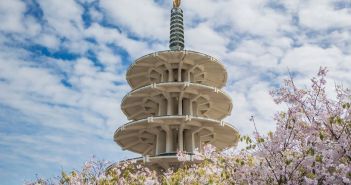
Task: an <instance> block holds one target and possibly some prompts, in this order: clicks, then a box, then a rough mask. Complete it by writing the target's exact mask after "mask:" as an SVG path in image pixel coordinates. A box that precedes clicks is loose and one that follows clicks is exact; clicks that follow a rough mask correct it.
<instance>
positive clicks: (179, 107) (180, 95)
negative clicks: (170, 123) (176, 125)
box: [178, 92, 184, 115]
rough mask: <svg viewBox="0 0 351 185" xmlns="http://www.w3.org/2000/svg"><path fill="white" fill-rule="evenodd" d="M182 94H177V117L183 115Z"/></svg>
mask: <svg viewBox="0 0 351 185" xmlns="http://www.w3.org/2000/svg"><path fill="white" fill-rule="evenodd" d="M183 94H184V92H181V93H180V94H179V99H178V115H183Z"/></svg>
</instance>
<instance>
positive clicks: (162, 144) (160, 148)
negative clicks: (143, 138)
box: [156, 131, 166, 155]
mask: <svg viewBox="0 0 351 185" xmlns="http://www.w3.org/2000/svg"><path fill="white" fill-rule="evenodd" d="M165 151H166V133H165V132H164V131H160V132H159V133H158V134H157V138H156V155H159V154H161V153H164V152H165Z"/></svg>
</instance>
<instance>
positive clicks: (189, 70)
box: [114, 0, 239, 169]
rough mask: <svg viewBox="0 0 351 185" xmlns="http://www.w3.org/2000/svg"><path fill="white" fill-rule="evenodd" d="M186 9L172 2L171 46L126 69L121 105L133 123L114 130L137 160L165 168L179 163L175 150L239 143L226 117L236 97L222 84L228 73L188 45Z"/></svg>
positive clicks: (190, 149) (226, 146)
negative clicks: (134, 153)
mask: <svg viewBox="0 0 351 185" xmlns="http://www.w3.org/2000/svg"><path fill="white" fill-rule="evenodd" d="M183 25H184V24H183V10H182V9H181V8H180V0H174V1H173V8H172V10H171V21H170V42H169V48H170V50H166V51H158V52H154V53H151V54H148V55H145V56H143V57H141V58H139V59H137V60H136V61H135V62H134V63H133V64H131V66H130V67H129V69H128V71H127V75H126V76H127V81H128V83H129V85H130V86H131V87H132V89H133V90H132V91H131V92H129V93H128V94H127V95H126V96H125V97H124V98H123V100H122V103H121V108H122V111H123V112H124V114H125V115H126V116H127V117H128V119H129V120H130V122H128V123H126V124H124V125H122V126H121V127H120V128H118V129H117V130H116V131H115V134H114V141H115V142H116V143H117V144H118V145H120V146H121V147H122V149H123V150H129V151H133V152H136V153H138V154H141V155H142V156H141V157H140V158H138V159H137V160H139V161H144V162H145V163H146V164H147V165H150V166H158V167H162V168H164V169H167V168H169V167H174V166H177V165H179V163H180V161H178V159H177V155H176V154H177V152H178V151H182V152H185V153H188V154H189V155H190V156H191V155H192V154H193V152H194V151H195V149H199V150H200V151H201V149H202V148H203V146H204V145H205V144H212V145H214V146H215V147H216V148H217V150H223V149H227V148H230V147H235V146H236V145H237V143H238V140H239V133H238V131H237V130H236V129H235V128H234V127H233V126H232V125H231V124H229V123H226V122H224V121H223V119H224V118H225V117H226V116H228V115H230V112H231V110H232V108H233V104H232V100H231V98H230V96H229V95H228V94H226V93H225V92H224V91H223V90H221V88H223V87H224V86H225V84H226V80H227V72H226V70H225V68H224V66H223V65H222V64H221V63H220V62H219V61H218V60H217V59H215V58H213V57H211V56H209V55H206V54H203V53H200V52H195V51H189V50H185V49H184V26H183Z"/></svg>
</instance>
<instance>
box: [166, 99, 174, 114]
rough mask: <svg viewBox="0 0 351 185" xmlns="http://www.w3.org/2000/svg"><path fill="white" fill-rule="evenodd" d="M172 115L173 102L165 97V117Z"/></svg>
mask: <svg viewBox="0 0 351 185" xmlns="http://www.w3.org/2000/svg"><path fill="white" fill-rule="evenodd" d="M172 113H173V100H172V97H170V96H169V97H167V115H172Z"/></svg>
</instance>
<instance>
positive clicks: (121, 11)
mask: <svg viewBox="0 0 351 185" xmlns="http://www.w3.org/2000/svg"><path fill="white" fill-rule="evenodd" d="M100 3H101V7H102V8H103V9H104V10H106V13H107V15H108V17H109V20H110V21H111V22H113V23H114V24H116V25H122V26H124V27H126V28H127V29H128V31H130V32H132V33H134V34H137V35H138V36H139V37H142V38H150V37H152V38H153V39H160V38H161V39H162V38H164V39H165V38H166V37H167V36H168V34H167V33H168V31H167V28H168V24H167V23H168V22H169V21H168V20H167V15H168V12H169V11H168V10H166V9H164V8H161V7H160V6H159V5H157V4H156V3H155V2H154V1H129V0H116V1H109V0H101V1H100Z"/></svg>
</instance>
